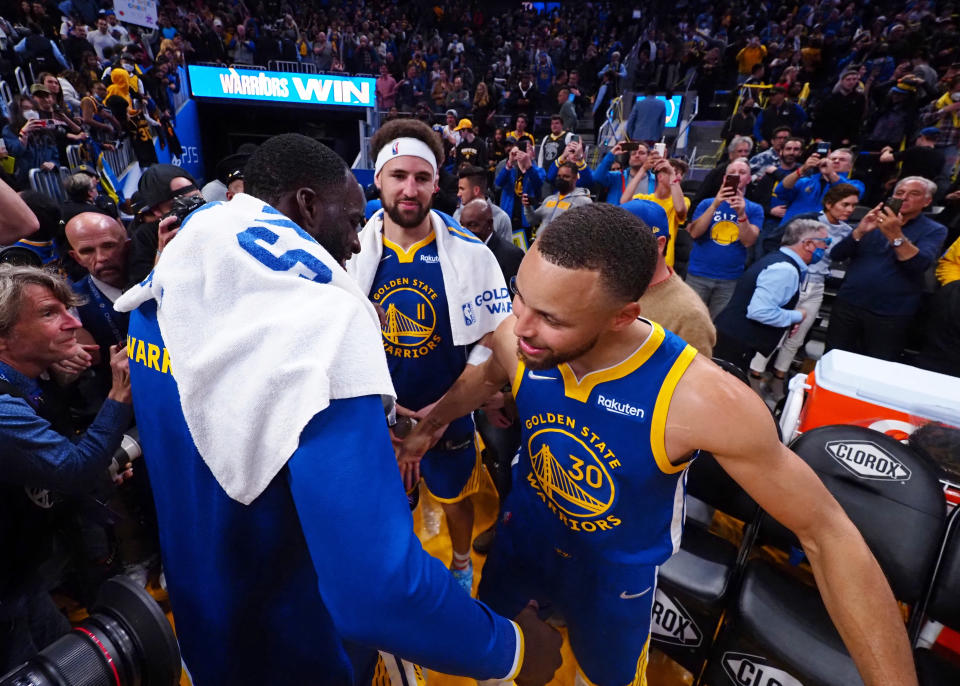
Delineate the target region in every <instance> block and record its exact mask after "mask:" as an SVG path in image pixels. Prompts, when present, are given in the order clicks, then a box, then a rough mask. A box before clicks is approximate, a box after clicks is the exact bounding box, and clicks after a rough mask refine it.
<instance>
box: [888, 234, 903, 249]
mask: <svg viewBox="0 0 960 686" xmlns="http://www.w3.org/2000/svg"><path fill="white" fill-rule="evenodd" d="M905 240H907V239H906V238H904V237H903V236H897V237H896V238H894V239H893V240H892V241H891V242H890V244H891V245H892V246H893V247H894V248H899V247H900V246H901V245H903V242H904V241H905Z"/></svg>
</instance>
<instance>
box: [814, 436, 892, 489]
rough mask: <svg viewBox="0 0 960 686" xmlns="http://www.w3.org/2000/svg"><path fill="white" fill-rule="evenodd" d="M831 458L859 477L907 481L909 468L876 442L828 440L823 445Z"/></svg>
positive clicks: (874, 479)
mask: <svg viewBox="0 0 960 686" xmlns="http://www.w3.org/2000/svg"><path fill="white" fill-rule="evenodd" d="M824 448H826V450H827V452H828V453H829V454H830V456H831V457H833V459H835V460H836V461H837V462H839V463H840V464H841V465H842V466H843V468H844V469H846V470H847V471H849V472H851V473H853V475H854V476H856V477H857V478H859V479H870V480H871V481H909V480H910V475H911V472H910V469H909V468H908V467H907V466H906V465H905V464H903V463H902V462H901V461H900V460H898V459H897V458H895V457H894V456H893V455H891V454H890V453H888V452H887V451H886V450H884V449H883V448H881V447H880V446H879V445H877V444H876V443H871V442H870V441H830V442H829V443H827V444H826V445H824Z"/></svg>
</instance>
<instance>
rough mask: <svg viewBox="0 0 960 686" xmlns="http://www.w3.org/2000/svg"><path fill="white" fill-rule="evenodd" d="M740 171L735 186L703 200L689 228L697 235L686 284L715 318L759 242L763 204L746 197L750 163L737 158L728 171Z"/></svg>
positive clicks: (693, 235) (728, 299) (728, 167)
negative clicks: (744, 195)
mask: <svg viewBox="0 0 960 686" xmlns="http://www.w3.org/2000/svg"><path fill="white" fill-rule="evenodd" d="M733 174H737V175H739V177H740V183H739V185H738V186H737V187H736V188H732V187H730V186H727V185H726V184H724V185H722V186H720V191H719V192H718V193H717V195H716V197H715V198H713V199H712V200H703V201H701V202H700V204H699V205H697V209H696V210H694V212H693V221H692V222H690V224H689V225H688V226H687V231H689V232H690V235H691V236H692V237H693V239H694V243H693V250H691V251H690V264H689V266H688V267H687V284H688V285H689V286H690V287H691V288H692V289H693V290H695V291H696V292H697V295H699V296H700V298H701V299H702V300H703V302H704V303H705V304H706V306H707V309H708V310H710V316H711V317H712V318H714V319H716V317H717V315H718V314H720V311H721V310H722V309H723V308H724V307H726V306H727V303H728V302H729V301H730V297H731V296H732V295H733V289H734V288H736V286H737V279H739V278H740V275H741V274H743V269H744V266H745V265H746V261H747V248H749V247H750V246H752V245H753V244H754V243H756V242H757V237H758V236H759V235H760V226H761V225H762V224H763V208H762V207H761V206H760V205H758V204H757V203H755V202H753V201H751V200H747V199H746V198H744V197H743V194H744V192H745V191H746V188H747V185H748V184H749V183H750V165H749V164H748V163H747V160H746V159H738V160H735V161H733V162H731V163H730V164H728V165H727V175H733Z"/></svg>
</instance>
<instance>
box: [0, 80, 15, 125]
mask: <svg viewBox="0 0 960 686" xmlns="http://www.w3.org/2000/svg"><path fill="white" fill-rule="evenodd" d="M12 104H13V91H12V90H11V89H10V84H9V83H7V82H6V81H4V80H3V79H0V109H2V110H3V116H4V117H6V118H7V119H9V118H10V106H11V105H12Z"/></svg>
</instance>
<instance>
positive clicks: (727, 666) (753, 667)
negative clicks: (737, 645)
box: [723, 653, 803, 686]
mask: <svg viewBox="0 0 960 686" xmlns="http://www.w3.org/2000/svg"><path fill="white" fill-rule="evenodd" d="M723 669H724V671H725V672H726V673H727V676H729V677H730V680H731V681H733V683H735V684H736V685H737V686H803V684H801V683H800V682H799V681H797V680H796V679H795V678H794V677H793V676H791V675H790V674H787V673H786V672H785V671H783V670H782V669H777V668H775V667H771V666H770V665H768V664H766V660H765V659H763V658H762V657H757V656H756V655H747V654H746V653H724V654H723Z"/></svg>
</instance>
